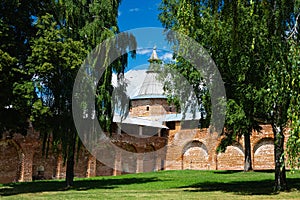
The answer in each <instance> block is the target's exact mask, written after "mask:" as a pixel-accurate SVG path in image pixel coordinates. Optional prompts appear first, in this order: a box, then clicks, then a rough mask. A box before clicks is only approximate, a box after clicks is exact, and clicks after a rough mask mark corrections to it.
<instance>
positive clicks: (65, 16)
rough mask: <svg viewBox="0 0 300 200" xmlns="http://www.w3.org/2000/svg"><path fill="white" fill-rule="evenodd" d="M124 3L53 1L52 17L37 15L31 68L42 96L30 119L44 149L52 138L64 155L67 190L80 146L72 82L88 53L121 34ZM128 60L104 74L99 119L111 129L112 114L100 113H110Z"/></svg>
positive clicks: (98, 97)
mask: <svg viewBox="0 0 300 200" xmlns="http://www.w3.org/2000/svg"><path fill="white" fill-rule="evenodd" d="M119 4H120V1H119V0H113V1H111V0H104V1H86V0H80V1H74V0H62V1H54V0H53V1H49V2H47V5H51V9H46V10H47V12H48V13H49V14H46V15H40V16H37V18H38V22H37V24H36V28H38V33H37V39H35V40H33V41H32V54H31V55H30V57H29V58H28V64H27V68H28V70H29V71H30V72H31V74H32V76H33V79H34V82H35V84H36V85H35V87H36V89H35V90H36V91H37V93H38V99H36V101H35V103H34V104H33V108H34V109H33V114H32V118H31V119H32V121H33V124H34V127H35V128H37V129H38V130H40V131H41V133H42V134H43V135H44V144H48V143H49V142H48V141H50V138H51V140H52V144H53V146H54V147H55V146H56V147H58V148H57V149H58V150H59V151H61V153H62V156H63V160H64V162H65V163H66V165H67V173H66V185H67V187H69V186H72V185H73V178H74V163H75V157H74V155H75V152H76V149H77V150H78V147H79V146H80V140H79V138H78V135H77V130H76V128H75V125H74V122H73V117H72V112H71V111H72V109H71V106H72V91H73V90H72V88H73V83H74V80H75V77H76V74H77V70H78V69H79V67H80V65H81V64H82V63H83V60H84V58H85V57H86V56H87V53H88V51H91V50H92V49H93V48H95V47H96V46H97V45H98V44H100V43H101V42H102V41H104V40H105V39H107V38H108V37H112V36H114V35H115V34H116V33H117V32H118V28H117V16H118V6H119ZM125 49H126V47H125ZM126 61H127V54H126V53H125V54H124V55H123V56H122V57H121V58H119V59H118V60H117V61H116V62H114V64H113V65H112V66H110V67H108V68H107V69H106V70H105V72H104V74H105V75H104V76H103V77H104V78H102V79H101V80H100V82H99V84H98V86H99V87H98V88H99V89H98V93H97V94H96V97H95V98H96V99H97V102H101V105H102V107H100V108H99V110H100V111H99V112H98V113H99V114H98V118H99V121H100V124H101V125H103V126H104V127H105V128H106V129H107V130H110V125H111V120H112V113H111V112H101V109H107V110H110V107H111V95H112V86H111V76H112V70H115V71H116V72H118V73H123V72H124V68H125V67H126ZM48 146H49V145H48ZM46 147H47V145H46Z"/></svg>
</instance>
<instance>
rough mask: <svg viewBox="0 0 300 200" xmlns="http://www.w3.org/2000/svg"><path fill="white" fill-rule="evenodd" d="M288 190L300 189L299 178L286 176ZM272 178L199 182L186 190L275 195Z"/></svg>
mask: <svg viewBox="0 0 300 200" xmlns="http://www.w3.org/2000/svg"><path fill="white" fill-rule="evenodd" d="M287 182H288V188H289V190H288V191H293V190H295V189H296V190H300V178H288V179H287ZM273 186H274V181H273V180H260V181H233V182H228V183H222V182H209V181H207V182H199V183H196V184H192V185H189V186H185V187H181V188H186V190H185V191H186V192H207V191H221V192H232V193H235V194H238V195H276V194H278V193H277V192H274V190H273Z"/></svg>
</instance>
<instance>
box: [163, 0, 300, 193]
mask: <svg viewBox="0 0 300 200" xmlns="http://www.w3.org/2000/svg"><path fill="white" fill-rule="evenodd" d="M294 6H295V2H294V1H288V0H286V1H276V0H275V1H252V0H251V1H232V2H231V1H218V0H215V1H214V0H211V1H192V0H182V1H176V0H173V1H162V5H161V10H162V13H161V14H160V20H161V21H162V23H163V25H164V26H165V27H166V28H171V29H172V30H177V31H180V32H182V33H184V34H187V35H188V36H190V37H192V38H194V39H196V41H198V42H199V43H200V44H201V45H203V46H204V47H205V48H206V49H208V51H209V52H210V53H211V55H212V58H213V60H214V61H215V62H216V64H217V66H218V68H219V70H220V72H221V74H222V77H223V80H224V82H225V88H226V94H227V97H228V104H227V107H228V109H227V114H226V116H227V118H226V122H225V130H226V137H225V139H226V140H224V143H223V144H224V146H226V145H228V144H230V143H231V141H232V140H233V139H235V138H236V136H241V135H243V136H244V141H245V171H247V170H250V169H251V151H250V134H251V132H252V129H256V130H259V126H258V122H259V121H261V120H263V121H268V122H270V123H271V124H272V127H273V132H274V140H275V141H274V144H275V145H274V146H275V163H276V164H275V189H276V190H279V189H285V187H286V182H285V171H284V167H283V166H284V159H283V158H284V157H283V131H284V129H283V128H284V127H286V125H287V110H288V108H289V106H290V103H289V102H290V96H289V94H288V92H286V89H287V85H288V84H287V82H285V81H284V80H283V79H284V78H283V77H285V76H287V75H288V74H289V73H290V67H291V65H290V63H289V62H288V59H287V58H288V56H287V52H289V44H288V43H287V41H286V38H285V36H286V31H287V30H288V25H289V24H290V23H291V21H293V20H292V16H293V12H294V10H293V9H294ZM257 80H259V81H257ZM265 85H268V87H267V88H266V87H265ZM266 97H267V98H266Z"/></svg>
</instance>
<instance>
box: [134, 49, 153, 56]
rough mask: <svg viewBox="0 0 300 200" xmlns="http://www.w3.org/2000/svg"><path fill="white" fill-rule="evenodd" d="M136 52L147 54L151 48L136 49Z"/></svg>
mask: <svg viewBox="0 0 300 200" xmlns="http://www.w3.org/2000/svg"><path fill="white" fill-rule="evenodd" d="M136 53H137V54H140V55H147V54H151V53H152V49H137V50H136Z"/></svg>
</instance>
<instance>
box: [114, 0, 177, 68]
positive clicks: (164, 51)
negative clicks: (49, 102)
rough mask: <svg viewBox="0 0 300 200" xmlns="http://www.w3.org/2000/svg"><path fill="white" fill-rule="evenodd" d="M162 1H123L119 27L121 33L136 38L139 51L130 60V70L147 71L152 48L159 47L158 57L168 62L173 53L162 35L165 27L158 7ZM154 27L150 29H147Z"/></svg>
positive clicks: (120, 8) (120, 9)
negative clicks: (127, 32)
mask: <svg viewBox="0 0 300 200" xmlns="http://www.w3.org/2000/svg"><path fill="white" fill-rule="evenodd" d="M160 2H161V0H123V1H122V2H121V5H120V7H119V17H118V25H119V28H120V31H121V32H123V31H130V32H131V33H133V34H134V35H135V36H136V39H137V43H138V51H137V55H136V59H134V60H133V59H129V61H128V68H127V70H130V69H145V68H147V67H148V62H147V60H148V58H149V57H150V55H151V53H152V48H153V47H154V46H156V47H157V54H158V56H159V57H160V58H161V59H163V60H165V61H167V60H170V59H171V56H172V52H170V51H168V49H170V47H169V45H168V44H167V42H166V41H165V40H164V36H163V35H162V32H163V27H162V24H161V23H160V21H159V20H158V14H159V13H160V11H159V10H158V6H159V4H160ZM147 27H148V28H149V27H152V28H150V29H145V28H147ZM127 70H126V71H127Z"/></svg>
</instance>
